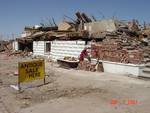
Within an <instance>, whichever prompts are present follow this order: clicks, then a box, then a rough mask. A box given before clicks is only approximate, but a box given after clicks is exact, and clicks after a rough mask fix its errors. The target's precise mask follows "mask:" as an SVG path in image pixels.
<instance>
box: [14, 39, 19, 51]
mask: <svg viewBox="0 0 150 113" xmlns="http://www.w3.org/2000/svg"><path fill="white" fill-rule="evenodd" d="M18 49H19V47H18V41H13V50H14V51H18Z"/></svg>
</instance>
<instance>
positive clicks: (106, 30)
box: [13, 12, 150, 76]
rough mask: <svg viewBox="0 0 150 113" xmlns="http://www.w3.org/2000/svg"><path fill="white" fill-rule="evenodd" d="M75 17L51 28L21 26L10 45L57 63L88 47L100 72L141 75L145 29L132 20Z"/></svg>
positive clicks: (149, 50)
mask: <svg viewBox="0 0 150 113" xmlns="http://www.w3.org/2000/svg"><path fill="white" fill-rule="evenodd" d="M76 16H77V19H76V20H73V21H63V22H61V23H60V24H58V25H56V24H55V26H50V27H45V26H34V27H25V33H24V34H23V36H22V37H21V38H17V39H16V41H14V43H13V47H14V50H23V51H24V50H26V51H29V52H33V56H44V57H48V58H52V59H53V60H57V59H63V58H65V57H75V58H78V56H79V55H80V53H81V51H82V50H83V49H84V48H85V47H89V48H90V54H91V55H90V56H91V58H92V62H95V63H93V64H94V65H96V64H97V62H102V63H103V67H104V71H106V72H114V73H122V74H124V73H126V74H133V75H137V76H138V75H141V73H142V71H143V68H145V66H147V64H148V63H149V62H150V57H149V56H150V41H149V40H150V32H149V29H148V28H147V29H141V28H140V27H139V26H140V25H139V23H138V21H136V20H133V21H131V22H124V21H119V20H116V19H108V20H100V21H97V20H96V19H91V18H89V17H88V16H87V15H86V14H85V13H80V12H77V13H76ZM93 51H95V52H94V53H93ZM85 65H87V64H86V63H85ZM91 65H92V63H91ZM85 67H87V66H85ZM110 67H113V69H112V68H110ZM145 72H146V71H145Z"/></svg>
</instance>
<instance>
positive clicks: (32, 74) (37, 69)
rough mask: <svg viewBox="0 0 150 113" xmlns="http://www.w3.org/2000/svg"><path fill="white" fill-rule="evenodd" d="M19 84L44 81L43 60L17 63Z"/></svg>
mask: <svg viewBox="0 0 150 113" xmlns="http://www.w3.org/2000/svg"><path fill="white" fill-rule="evenodd" d="M18 68H19V83H21V82H28V81H33V80H37V79H44V76H45V65H44V60H34V61H29V62H20V63H19V66H18Z"/></svg>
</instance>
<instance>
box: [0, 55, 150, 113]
mask: <svg viewBox="0 0 150 113" xmlns="http://www.w3.org/2000/svg"><path fill="white" fill-rule="evenodd" d="M28 59H30V58H20V57H14V56H11V57H7V55H5V54H0V92H1V93H0V113H149V111H150V107H149V106H150V81H149V80H140V79H137V78H130V77H127V76H123V75H114V74H109V73H98V72H87V71H81V70H73V69H63V68H60V67H59V66H58V65H57V64H55V63H51V62H48V61H46V82H47V84H46V85H43V81H40V80H38V81H34V82H30V83H24V84H22V87H23V91H22V92H18V91H16V90H14V89H13V88H11V87H10V85H13V84H14V85H15V84H17V76H15V75H14V72H16V71H17V64H18V62H19V61H24V60H28Z"/></svg>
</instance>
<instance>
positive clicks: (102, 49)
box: [92, 34, 150, 64]
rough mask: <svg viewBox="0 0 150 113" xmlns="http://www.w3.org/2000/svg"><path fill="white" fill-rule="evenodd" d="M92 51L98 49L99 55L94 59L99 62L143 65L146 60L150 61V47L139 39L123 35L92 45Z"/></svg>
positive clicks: (94, 56)
mask: <svg viewBox="0 0 150 113" xmlns="http://www.w3.org/2000/svg"><path fill="white" fill-rule="evenodd" d="M92 49H96V51H97V54H96V55H93V56H92V57H93V58H98V59H99V60H105V61H112V62H120V63H131V64H142V63H146V62H147V60H146V59H148V60H149V59H150V57H149V55H150V47H149V46H148V45H147V46H145V45H144V44H143V42H142V40H140V39H138V37H131V36H128V35H126V34H122V35H119V36H117V37H116V36H115V37H108V38H106V39H104V40H103V41H102V42H98V43H92Z"/></svg>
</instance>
